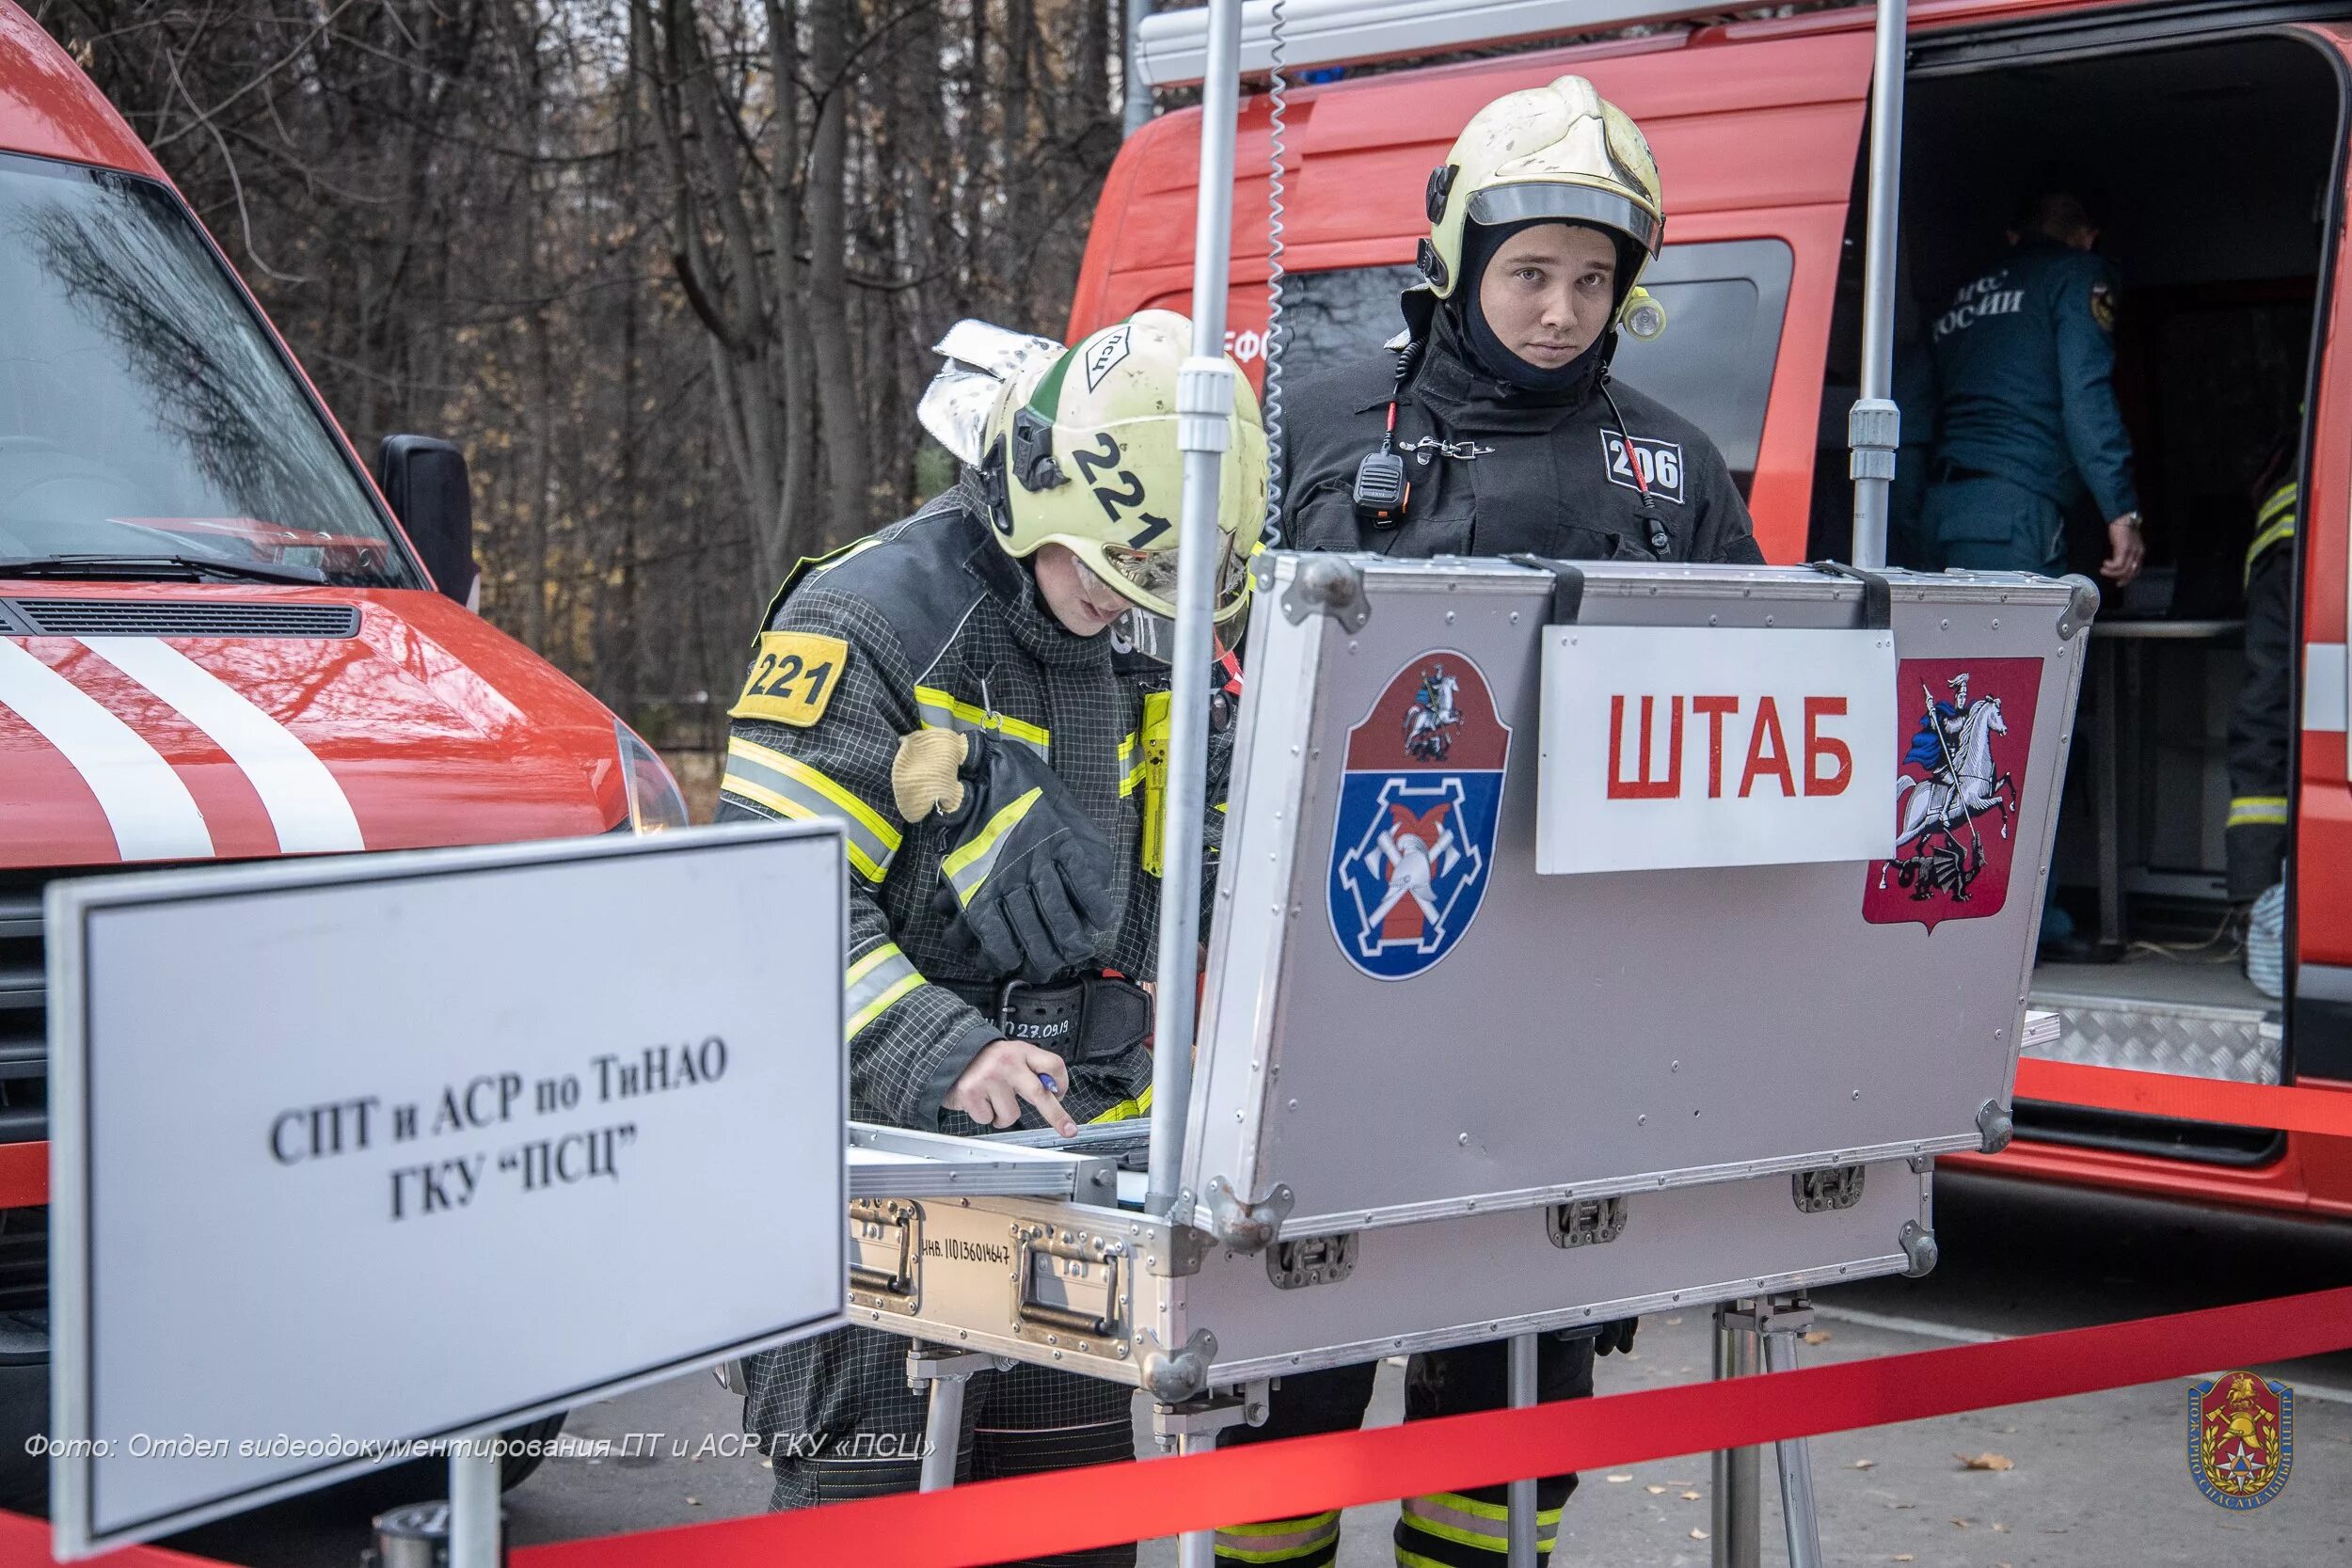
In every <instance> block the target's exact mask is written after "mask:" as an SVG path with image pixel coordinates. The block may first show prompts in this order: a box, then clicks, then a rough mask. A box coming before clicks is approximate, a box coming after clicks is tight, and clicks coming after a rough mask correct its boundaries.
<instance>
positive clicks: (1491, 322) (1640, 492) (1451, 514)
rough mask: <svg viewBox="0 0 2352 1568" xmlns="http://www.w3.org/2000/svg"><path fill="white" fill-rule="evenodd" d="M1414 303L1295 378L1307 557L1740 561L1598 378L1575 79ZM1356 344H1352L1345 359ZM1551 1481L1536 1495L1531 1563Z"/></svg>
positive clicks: (1292, 1399)
mask: <svg viewBox="0 0 2352 1568" xmlns="http://www.w3.org/2000/svg"><path fill="white" fill-rule="evenodd" d="M1424 198H1425V201H1426V211H1427V215H1428V219H1429V225H1430V228H1429V235H1428V238H1427V239H1425V240H1424V241H1422V246H1421V257H1420V264H1421V272H1422V286H1421V287H1420V288H1418V289H1415V290H1413V291H1410V292H1408V293H1406V295H1405V299H1404V307H1405V327H1406V331H1405V332H1404V334H1402V335H1401V336H1400V337H1399V338H1398V339H1397V340H1395V341H1394V342H1393V343H1392V345H1391V350H1392V352H1391V353H1378V352H1368V353H1367V354H1366V355H1365V356H1363V357H1362V358H1361V359H1359V360H1357V361H1355V362H1353V363H1347V364H1343V365H1340V366H1338V367H1336V368H1333V369H1331V370H1328V371H1327V372H1322V373H1319V374H1316V375H1314V376H1312V377H1310V378H1304V379H1302V380H1301V381H1300V382H1299V383H1298V384H1297V390H1296V392H1295V408H1296V412H1295V413H1294V414H1293V415H1292V416H1291V418H1290V420H1289V421H1288V427H1287V431H1288V434H1287V448H1286V451H1285V453H1284V457H1285V462H1284V468H1283V472H1284V475H1285V478H1284V494H1283V518H1284V523H1285V531H1286V537H1287V540H1288V542H1289V543H1291V544H1293V545H1294V546H1297V547H1300V548H1306V549H1318V548H1319V549H1349V550H1353V549H1372V550H1378V551H1381V552H1383V553H1385V554H1391V555H1399V556H1431V555H1448V554H1458V555H1510V554H1516V553H1519V552H1528V553H1532V554H1535V555H1541V556H1548V557H1552V558H1557V559H1567V560H1579V559H1618V560H1636V561H1714V562H1760V561H1761V560H1762V559H1763V557H1762V555H1761V554H1760V552H1758V550H1757V549H1756V540H1755V537H1754V533H1753V531H1752V530H1751V528H1750V526H1749V521H1748V513H1747V507H1746V506H1745V504H1744V503H1743V502H1742V501H1741V499H1740V492H1739V490H1738V488H1737V487H1736V486H1735V485H1734V484H1733V483H1732V478H1731V473H1730V470H1729V469H1728V468H1727V467H1725V465H1724V460H1723V458H1722V456H1721V455H1720V454H1719V453H1718V452H1717V451H1716V450H1715V446H1714V443H1713V442H1712V441H1710V440H1708V437H1707V436H1706V434H1705V433H1704V432H1702V431H1701V430H1700V429H1699V428H1698V427H1697V426H1695V425H1693V424H1692V423H1690V422H1689V421H1688V420H1683V419H1681V418H1679V417H1678V416H1677V415H1676V414H1674V413H1673V412H1672V411H1671V410H1669V409H1667V408H1666V407H1664V406H1663V405H1662V404H1660V403H1658V402H1657V401H1656V400H1655V399H1652V398H1648V397H1645V396H1644V395H1643V394H1642V393H1640V392H1639V391H1636V390H1635V389H1634V388H1631V387H1629V386H1626V385H1624V384H1622V383H1613V381H1612V380H1611V361H1612V358H1613V355H1614V354H1615V352H1616V348H1617V344H1618V339H1619V334H1620V332H1623V333H1626V334H1629V335H1634V336H1637V337H1655V336H1656V335H1657V333H1658V332H1659V330H1661V328H1662V326H1663V325H1664V324H1663V313H1662V311H1661V309H1660V307H1659V306H1658V304H1657V303H1656V302H1655V301H1653V300H1651V299H1650V298H1649V296H1648V295H1647V294H1646V293H1645V292H1644V291H1643V290H1642V288H1641V277H1642V274H1643V273H1644V271H1645V269H1646V268H1647V267H1648V265H1649V263H1650V262H1651V261H1652V260H1654V259H1655V258H1656V256H1657V255H1658V251H1659V247H1660V245H1661V243H1662V241H1663V238H1664V233H1665V221H1666V209H1665V200H1664V197H1663V195H1662V188H1661V184H1660V182H1659V177H1658V167H1657V165H1656V164H1655V163H1654V162H1653V161H1652V159H1651V156H1650V150H1649V144H1648V143H1647V142H1646V141H1645V139H1644V138H1643V135H1642V133H1641V131H1640V129H1639V128H1638V127H1636V126H1635V125H1634V123H1633V121H1632V120H1631V119H1628V118H1627V117H1626V115H1625V114H1624V113H1623V112H1622V111H1620V110H1619V109H1617V108H1616V107H1615V106H1614V105H1613V104H1612V103H1608V102H1607V101H1606V100H1604V99H1603V98H1602V97H1601V96H1600V95H1599V93H1597V91H1595V90H1594V88H1593V85H1592V84H1591V83H1589V82H1587V81H1585V80H1584V79H1583V78H1582V77H1579V76H1563V77H1561V78H1560V79H1559V80H1558V81H1555V82H1553V83H1551V84H1550V85H1549V87H1535V88H1532V89H1530V90H1528V91H1524V92H1514V93H1511V94H1508V95H1507V96H1505V97H1502V98H1500V99H1497V100H1496V101H1495V102H1494V103H1489V104H1487V105H1486V107H1485V108H1484V109H1481V110H1480V111H1479V112H1478V114H1477V115H1476V116H1475V117H1474V118H1473V119H1471V120H1470V124H1469V125H1468V126H1467V127H1466V128H1465V129H1464V130H1463V132H1462V134H1461V136H1460V137H1459V138H1458V139H1457V140H1456V141H1455V142H1454V149H1453V150H1452V151H1451V152H1450V153H1448V154H1447V157H1446V161H1445V162H1444V163H1443V164H1441V165H1439V166H1438V168H1437V169H1436V170H1434V171H1433V172H1432V173H1431V175H1430V177H1429V183H1428V186H1427V189H1426V191H1425V192H1424ZM1366 347H1367V349H1370V348H1371V347H1372V345H1369V344H1367V345H1366ZM1634 1327H1635V1325H1634V1323H1633V1322H1632V1321H1631V1320H1627V1321H1625V1322H1621V1323H1609V1324H1606V1325H1604V1326H1603V1327H1601V1328H1600V1329H1599V1330H1598V1331H1597V1332H1596V1331H1595V1330H1592V1329H1586V1330H1583V1331H1582V1332H1581V1334H1579V1335H1575V1336H1565V1337H1564V1336H1560V1335H1548V1336H1545V1337H1544V1338H1543V1339H1542V1340H1541V1341H1540V1343H1539V1345H1538V1348H1537V1354H1536V1383H1537V1392H1538V1394H1539V1396H1540V1397H1541V1398H1542V1399H1545V1400H1559V1399H1572V1398H1578V1397H1581V1396H1584V1395H1589V1394H1590V1393H1591V1392H1592V1391H1593V1358H1594V1356H1595V1354H1597V1353H1599V1352H1604V1351H1610V1350H1622V1349H1626V1348H1628V1347H1629V1346H1630V1345H1631V1343H1632V1339H1633V1333H1634ZM1506 1359H1507V1358H1506V1352H1505V1349H1504V1347H1503V1345H1502V1344H1501V1343H1493V1344H1485V1345H1469V1346H1465V1347H1463V1348H1461V1349H1459V1350H1452V1351H1443V1352H1438V1353H1436V1354H1422V1355H1416V1356H1414V1357H1413V1358H1412V1359H1411V1361H1410V1363H1409V1364H1408V1368H1407V1370H1406V1418H1407V1419H1420V1418H1428V1417H1438V1416H1451V1415H1456V1414H1460V1413H1463V1412H1467V1411H1472V1410H1486V1409H1495V1408H1500V1407H1501V1406H1502V1405H1503V1404H1504V1403H1506V1402H1507V1401H1506V1397H1505V1396H1506V1392H1507V1387H1506V1375H1505V1374H1506ZM1374 1370H1375V1369H1374V1368H1373V1367H1372V1366H1361V1367H1344V1368H1339V1369H1336V1370H1330V1371H1325V1372H1315V1373H1310V1374H1307V1375H1305V1376H1290V1377H1286V1378H1284V1379H1283V1380H1282V1386H1281V1387H1280V1388H1279V1389H1278V1390H1276V1391H1275V1393H1274V1394H1273V1396H1272V1398H1271V1401H1270V1409H1269V1415H1268V1419H1267V1420H1266V1421H1265V1423H1264V1424H1263V1425H1262V1426H1256V1427H1238V1428H1233V1429H1231V1430H1229V1431H1227V1432H1226V1433H1222V1434H1220V1442H1221V1443H1222V1444H1225V1445H1240V1444H1248V1443H1255V1442H1263V1441H1267V1440H1270V1439H1275V1438H1282V1437H1296V1436H1305V1435H1309V1434H1311V1433H1323V1432H1334V1431H1343V1430H1346V1429H1349V1428H1353V1427H1355V1426H1357V1425H1359V1423H1360V1422H1361V1421H1362V1419H1363V1416H1364V1411H1365V1407H1366V1406H1367V1404H1368V1403H1369V1402H1370V1401H1371V1398H1372V1387H1373V1373H1374ZM1575 1485H1576V1478H1575V1477H1574V1476H1573V1475H1560V1476H1548V1477H1544V1478H1541V1479H1540V1480H1539V1481H1537V1482H1536V1489H1535V1502H1536V1518H1535V1535H1536V1543H1537V1547H1538V1550H1539V1551H1540V1552H1541V1553H1542V1554H1544V1555H1545V1557H1546V1558H1547V1559H1549V1554H1550V1551H1551V1545H1552V1541H1553V1539H1554V1537H1555V1535H1556V1534H1557V1532H1558V1529H1559V1526H1560V1515H1561V1511H1562V1508H1563V1505H1565V1503H1566V1501H1567V1498H1568V1495H1569V1493H1570V1492H1571V1491H1573V1490H1574V1488H1575ZM1339 1537H1340V1516H1339V1514H1338V1513H1311V1514H1300V1515H1297V1516H1294V1517H1288V1518H1275V1519H1266V1520H1261V1521H1259V1522H1257V1523H1254V1524H1247V1525H1235V1526H1232V1527H1229V1528H1225V1529H1222V1530H1220V1531H1218V1533H1217V1541H1216V1552H1217V1557H1218V1560H1220V1561H1222V1562H1229V1563H1234V1564H1240V1563H1249V1564H1253V1565H1264V1564H1275V1565H1279V1568H1324V1565H1326V1564H1328V1563H1330V1562H1332V1561H1333V1560H1334V1559H1335V1558H1336V1557H1337V1555H1338V1552H1339ZM1508 1538H1509V1519H1508V1505H1507V1501H1506V1494H1505V1490H1504V1489H1503V1488H1502V1487H1500V1486H1497V1487H1488V1488H1481V1489H1476V1490H1473V1491H1470V1492H1467V1493H1451V1492H1441V1493H1430V1494H1425V1495H1422V1496H1420V1497H1407V1498H1406V1499H1405V1500H1404V1502H1403V1504H1402V1505H1401V1507H1400V1511H1399V1516H1398V1520H1397V1523H1396V1526H1395V1528H1394V1541H1395V1551H1396V1560H1397V1562H1398V1563H1399V1564H1401V1565H1408V1568H1500V1564H1501V1563H1502V1560H1503V1558H1504V1554H1505V1549H1506V1546H1507V1544H1508Z"/></svg>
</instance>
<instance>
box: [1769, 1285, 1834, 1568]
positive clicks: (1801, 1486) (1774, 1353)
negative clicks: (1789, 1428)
mask: <svg viewBox="0 0 2352 1568" xmlns="http://www.w3.org/2000/svg"><path fill="white" fill-rule="evenodd" d="M1797 1332H1798V1331H1797V1330H1795V1329H1793V1328H1788V1329H1781V1328H1776V1329H1772V1330H1771V1331H1769V1332H1767V1333H1766V1334H1765V1335H1764V1336H1763V1338H1764V1370H1766V1371H1768V1372H1793V1371H1795V1370H1797ZM1773 1449H1774V1450H1775V1451H1776V1453H1777V1455H1778V1457H1779V1460H1780V1516H1781V1522H1782V1523H1783V1524H1785V1525H1787V1526H1788V1568H1821V1522H1820V1518H1819V1517H1818V1516H1817V1515H1816V1514H1815V1513H1814V1511H1813V1450H1812V1449H1811V1448H1810V1447H1808V1446H1807V1444H1806V1442H1805V1440H1804V1438H1802V1437H1788V1438H1783V1439H1782V1440H1781V1441H1780V1442H1778V1443H1776V1444H1774V1445H1773Z"/></svg>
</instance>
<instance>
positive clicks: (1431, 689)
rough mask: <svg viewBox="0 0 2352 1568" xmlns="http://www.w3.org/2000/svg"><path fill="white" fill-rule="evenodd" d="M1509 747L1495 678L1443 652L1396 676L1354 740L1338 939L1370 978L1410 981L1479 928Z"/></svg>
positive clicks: (1337, 891)
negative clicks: (1490, 682)
mask: <svg viewBox="0 0 2352 1568" xmlns="http://www.w3.org/2000/svg"><path fill="white" fill-rule="evenodd" d="M1510 741H1511V732H1510V729H1509V727H1508V726H1507V725H1505V724H1504V723H1502V720H1501V719H1500V718H1499V717H1498V716H1497V714H1496V712H1495V705H1494V694H1493V692H1492V691H1491V690H1489V689H1488V688H1487V685H1486V675H1485V674H1484V673H1482V672H1481V671H1480V670H1479V668H1478V666H1477V665H1476V664H1474V663H1472V662H1471V661H1470V658H1469V657H1467V656H1466V655H1463V654H1459V653H1455V652H1453V651H1451V650H1444V649H1440V650H1437V651H1434V652H1431V653H1427V654H1423V655H1422V656H1421V657H1418V658H1416V659H1414V660H1412V661H1411V662H1410V663H1408V664H1407V665H1406V666H1405V668H1404V669H1402V670H1400V671H1398V672H1397V673H1396V674H1395V675H1393V676H1391V678H1390V680H1389V682H1388V684H1387V686H1386V687H1385V688H1384V689H1382V691H1381V693H1380V695H1379V696H1378V697H1377V698H1375V700H1374V702H1373V705H1372V710H1371V711H1370V712H1369V713H1367V714H1366V715H1365V716H1364V718H1363V720H1362V721H1361V722H1359V724H1357V725H1356V727H1355V728H1354V729H1352V730H1350V731H1349V732H1348V742H1347V762H1346V771H1345V772H1343V774H1342V775H1341V782H1340V804H1339V812H1338V816H1337V820H1336V821H1335V822H1334V824H1333V827H1332V844H1331V873H1330V882H1329V887H1328V894H1329V904H1330V911H1331V933H1332V935H1333V936H1335V937H1337V938H1338V939H1339V943H1340V950H1341V951H1342V952H1343V953H1345V954H1346V955H1347V959H1348V962H1350V963H1352V964H1354V965H1355V966H1356V967H1357V968H1358V969H1359V970H1361V971H1362V972H1363V973H1364V974H1369V975H1371V976H1372V977H1373V978H1375V979H1379V980H1405V979H1409V978H1411V977H1412V976H1413V975H1416V974H1421V973H1422V971H1423V970H1426V969H1428V968H1429V967H1430V966H1431V965H1433V964H1435V963H1437V962H1438V959H1440V958H1444V957H1445V956H1446V954H1447V953H1449V952H1451V951H1452V950H1453V948H1454V944H1455V943H1457V942H1459V941H1460V940H1461V938H1462V934H1463V932H1465V931H1467V930H1468V929H1469V928H1470V920H1471V918H1472V917H1473V916H1474V915H1475V914H1476V913H1477V912H1478V906H1479V903H1480V901H1481V900H1482V899H1483V898H1484V897H1485V896H1486V883H1487V881H1488V880H1489V870H1490V867H1491V865H1492V862H1493V858H1494V844H1495V828H1496V824H1497V820H1498V817H1499V814H1500V812H1501V810H1502V774H1503V765H1504V763H1505V761H1506V759H1507V758H1508V756H1509V752H1510Z"/></svg>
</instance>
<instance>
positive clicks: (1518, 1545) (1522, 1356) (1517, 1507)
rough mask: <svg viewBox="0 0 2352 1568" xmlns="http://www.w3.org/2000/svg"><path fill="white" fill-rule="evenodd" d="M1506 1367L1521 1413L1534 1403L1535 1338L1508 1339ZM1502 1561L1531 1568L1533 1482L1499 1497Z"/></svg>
mask: <svg viewBox="0 0 2352 1568" xmlns="http://www.w3.org/2000/svg"><path fill="white" fill-rule="evenodd" d="M1510 1346H1511V1351H1510V1354H1511V1359H1510V1361H1509V1363H1508V1376H1509V1379H1510V1392H1511V1408H1512V1409H1514V1410H1525V1409H1528V1408H1529V1407H1530V1406H1532V1405H1534V1402H1535V1336H1534V1335H1533V1334H1514V1335H1512V1336H1511V1340H1510ZM1503 1503H1504V1506H1505V1508H1506V1510H1507V1512H1506V1513H1505V1514H1504V1517H1503V1530H1504V1544H1505V1545H1506V1546H1507V1547H1508V1551H1507V1552H1506V1554H1505V1558H1504V1560H1505V1561H1506V1563H1507V1564H1508V1565H1509V1568H1535V1478H1534V1476H1524V1477H1521V1478H1520V1479H1519V1480H1518V1481H1513V1482H1511V1484H1510V1486H1509V1487H1508V1488H1506V1489H1505V1491H1504V1493H1503Z"/></svg>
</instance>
